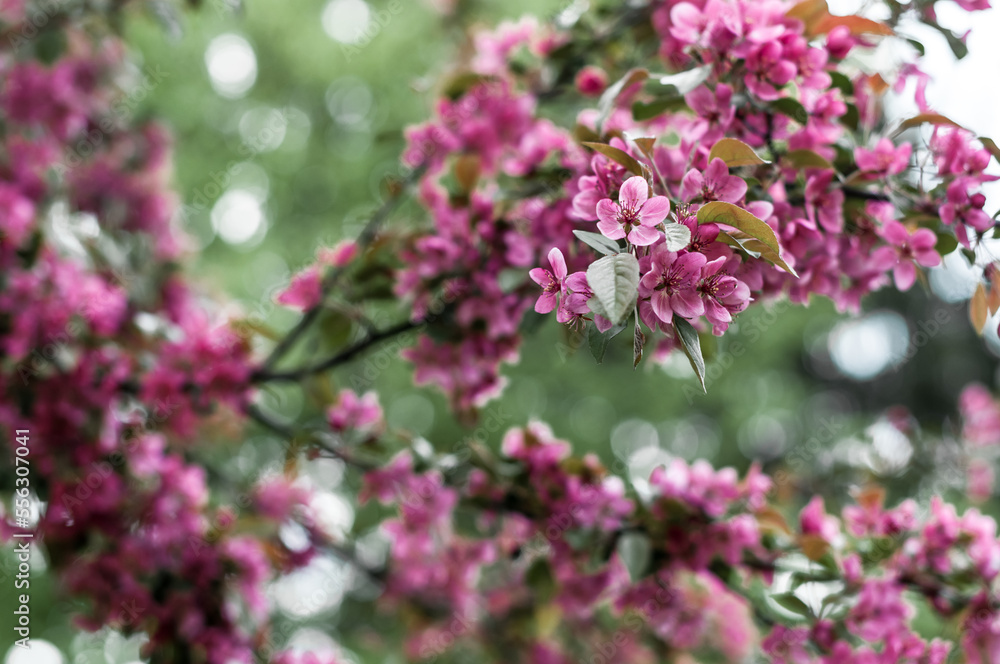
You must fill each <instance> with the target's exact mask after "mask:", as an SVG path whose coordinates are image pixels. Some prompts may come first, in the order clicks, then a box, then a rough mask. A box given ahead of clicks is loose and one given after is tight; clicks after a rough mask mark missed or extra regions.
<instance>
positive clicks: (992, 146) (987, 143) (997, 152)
mask: <svg viewBox="0 0 1000 664" xmlns="http://www.w3.org/2000/svg"><path fill="white" fill-rule="evenodd" d="M978 140H979V142H980V143H982V144H983V147H984V148H986V149H987V150H989V153H990V154H991V155H993V158H994V159H996V160H997V161H1000V147H997V144H996V142H995V141H994V140H993V139H992V138H986V137H985V136H980V137H979V139H978Z"/></svg>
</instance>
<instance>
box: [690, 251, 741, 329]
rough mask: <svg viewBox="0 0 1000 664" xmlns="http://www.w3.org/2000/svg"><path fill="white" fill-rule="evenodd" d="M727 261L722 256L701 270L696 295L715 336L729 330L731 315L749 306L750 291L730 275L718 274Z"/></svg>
mask: <svg viewBox="0 0 1000 664" xmlns="http://www.w3.org/2000/svg"><path fill="white" fill-rule="evenodd" d="M726 261H727V259H726V258H725V257H724V256H722V257H719V258H716V259H715V260H713V261H712V262H710V263H706V264H705V265H704V266H703V267H702V268H701V281H699V283H698V295H699V296H700V297H701V299H702V301H703V302H704V303H705V318H707V319H708V322H710V323H711V324H712V328H713V329H712V331H713V332H714V333H715V334H716V336H718V335H721V334H722V333H723V332H725V331H726V330H727V329H728V328H729V323H731V322H732V320H733V314H734V313H739V312H741V311H743V310H744V309H746V308H747V305H749V304H750V289H749V288H748V287H747V285H746V284H745V283H743V282H742V281H739V280H738V279H736V277H733V276H731V275H728V274H726V273H724V272H720V270H721V269H722V267H723V266H724V265H725V263H726Z"/></svg>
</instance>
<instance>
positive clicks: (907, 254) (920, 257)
mask: <svg viewBox="0 0 1000 664" xmlns="http://www.w3.org/2000/svg"><path fill="white" fill-rule="evenodd" d="M881 235H882V237H883V238H884V239H885V241H886V242H888V243H890V244H891V245H893V249H895V251H896V256H897V259H896V265H895V267H893V269H892V278H893V281H895V282H896V288H898V289H899V290H901V291H907V290H910V287H911V286H913V282H915V281H916V280H917V268H916V266H917V265H922V266H923V267H935V266H937V265H940V264H941V256H940V255H939V254H938V252H937V251H935V250H934V245H936V244H937V236H936V235H934V233H933V231H930V230H928V229H926V228H918V229H917V230H915V231H913V234H912V235H911V234H910V233H909V232H908V231H907V230H906V227H905V226H903V224H901V223H899V222H898V221H890V222H888V223H886V224H885V226H883V227H882V231H881Z"/></svg>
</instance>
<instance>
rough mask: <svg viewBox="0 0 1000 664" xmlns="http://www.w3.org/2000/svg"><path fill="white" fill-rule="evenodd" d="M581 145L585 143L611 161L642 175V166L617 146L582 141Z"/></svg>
mask: <svg viewBox="0 0 1000 664" xmlns="http://www.w3.org/2000/svg"><path fill="white" fill-rule="evenodd" d="M583 145H586V146H587V147H588V148H590V149H591V150H595V151H597V152H600V153H601V154H603V155H604V156H605V157H607V158H608V159H610V160H611V161H613V162H615V163H618V164H621V165H622V166H624V167H625V168H626V169H627V170H628V171H630V172H632V173H635V174H636V175H642V166H640V165H639V162H638V161H636V160H635V157H633V156H632V155H630V154H629V153H627V152H625V151H624V150H619V149H618V148H616V147H612V146H610V145H608V144H607V143H590V142H587V143H584V144H583Z"/></svg>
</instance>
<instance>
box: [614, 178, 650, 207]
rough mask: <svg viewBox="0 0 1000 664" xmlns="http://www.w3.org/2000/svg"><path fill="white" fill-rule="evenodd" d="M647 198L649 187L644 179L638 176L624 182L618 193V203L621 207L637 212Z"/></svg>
mask: <svg viewBox="0 0 1000 664" xmlns="http://www.w3.org/2000/svg"><path fill="white" fill-rule="evenodd" d="M648 198H649V185H648V184H646V179H645V178H642V177H640V176H638V175H636V176H633V177H630V178H629V179H628V180H625V184H623V185H622V188H621V191H619V192H618V202H619V204H621V206H622V207H627V208H631V209H633V210H638V209H639V208H640V207H641V206H642V204H643V203H645V202H646V199H648Z"/></svg>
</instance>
